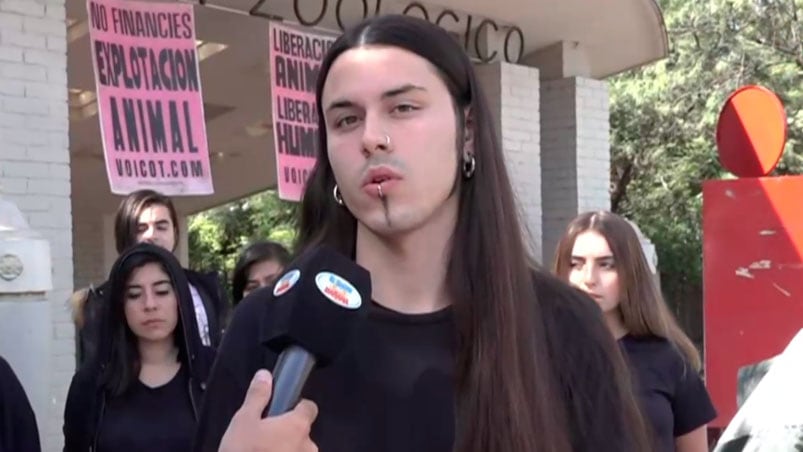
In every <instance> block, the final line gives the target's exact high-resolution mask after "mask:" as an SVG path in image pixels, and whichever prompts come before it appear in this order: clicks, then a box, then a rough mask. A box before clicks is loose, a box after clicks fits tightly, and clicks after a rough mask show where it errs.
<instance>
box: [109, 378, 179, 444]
mask: <svg viewBox="0 0 803 452" xmlns="http://www.w3.org/2000/svg"><path fill="white" fill-rule="evenodd" d="M187 385H188V379H187V372H186V371H185V369H184V366H181V368H180V369H179V371H178V372H177V373H176V375H175V376H174V377H173V378H172V379H171V380H170V381H169V382H168V383H166V384H164V385H162V386H159V387H156V388H150V387H148V386H145V385H144V384H143V383H142V382H140V381H139V380H137V381H136V383H134V385H133V386H132V387H131V388H130V389H129V390H128V391H127V392H126V393H125V394H123V395H122V396H120V397H115V398H113V399H109V400H108V401H107V402H106V407H105V409H104V412H103V418H102V421H101V424H100V432H99V435H98V451H99V452H112V451H114V452H129V451H130V452H145V451H148V452H151V451H153V452H159V451H164V452H181V451H189V450H190V449H191V447H192V437H193V433H194V429H195V416H194V415H193V411H192V404H191V402H190V396H189V393H188V392H187V391H188V389H187V388H188V386H187Z"/></svg>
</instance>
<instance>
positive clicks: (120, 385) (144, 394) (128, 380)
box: [64, 243, 214, 452]
mask: <svg viewBox="0 0 803 452" xmlns="http://www.w3.org/2000/svg"><path fill="white" fill-rule="evenodd" d="M100 306H101V310H100V311H99V312H100V316H99V320H100V321H99V323H98V325H99V333H100V335H99V338H100V341H99V343H98V344H99V348H98V353H97V354H96V355H95V359H92V360H89V361H87V362H85V363H84V364H83V365H82V366H81V368H80V369H79V370H78V372H77V373H76V375H75V376H74V377H73V380H72V383H71V385H70V390H69V393H68V395H67V401H66V406H65V409H64V440H65V446H64V450H65V452H86V451H90V450H91V451H97V452H103V451H109V452H111V451H114V452H126V451H132V452H133V451H143V450H147V451H154V452H158V451H164V452H180V451H186V450H190V448H191V444H192V436H193V433H194V430H195V426H196V422H197V416H198V411H199V409H200V404H201V396H202V392H203V391H202V389H203V387H204V382H205V381H206V378H207V376H208V373H209V369H210V368H211V364H212V362H213V360H214V351H213V350H212V349H211V348H209V347H206V346H204V345H203V344H202V343H201V339H200V337H199V335H198V330H197V323H196V321H195V317H194V313H193V306H192V298H191V296H190V291H189V287H188V285H187V280H186V277H185V274H184V271H183V270H182V268H181V266H180V265H179V263H178V261H177V260H176V258H175V257H174V256H173V254H172V253H170V252H169V251H167V250H165V249H164V248H161V247H159V246H156V245H151V244H145V243H143V244H139V245H136V246H135V247H133V248H131V249H129V250H128V251H126V252H124V253H123V254H122V255H121V256H120V257H119V258H118V259H117V261H116V262H115V264H114V266H113V267H112V270H111V273H110V274H109V290H108V292H107V293H106V298H105V299H104V300H103V302H102V303H101V305H100Z"/></svg>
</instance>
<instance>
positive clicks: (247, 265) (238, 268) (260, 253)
mask: <svg viewBox="0 0 803 452" xmlns="http://www.w3.org/2000/svg"><path fill="white" fill-rule="evenodd" d="M288 262H290V253H289V252H288V251H287V250H286V249H285V247H284V246H282V245H281V244H280V243H276V242H271V241H269V240H262V241H259V242H254V243H251V244H249V245H248V246H247V247H245V248H244V249H243V250H242V251H241V252H240V257H239V258H237V263H236V264H235V265H234V271H233V272H232V277H231V294H232V301H233V302H234V304H235V305H236V304H237V303H239V302H240V300H242V299H243V297H245V296H247V295H248V294H249V293H251V292H253V291H255V290H257V289H259V288H261V287H265V286H270V285H273V283H274V282H275V281H276V278H277V277H278V276H280V274H281V272H282V269H284V267H285V266H286V265H287V264H288Z"/></svg>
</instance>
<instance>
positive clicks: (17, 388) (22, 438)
mask: <svg viewBox="0 0 803 452" xmlns="http://www.w3.org/2000/svg"><path fill="white" fill-rule="evenodd" d="M40 450H41V447H40V445H39V430H38V429H37V427H36V416H35V415H34V414H33V409H32V408H31V404H30V403H29V402H28V397H27V396H26V395H25V390H24V389H23V388H22V385H21V384H20V381H19V379H17V376H16V375H15V374H14V371H13V370H12V369H11V366H9V364H8V362H6V360H5V359H3V358H2V357H0V452H17V451H26V452H39V451H40Z"/></svg>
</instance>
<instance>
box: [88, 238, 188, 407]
mask: <svg viewBox="0 0 803 452" xmlns="http://www.w3.org/2000/svg"><path fill="white" fill-rule="evenodd" d="M170 259H173V260H174V261H175V258H174V257H173V256H172V254H170V253H169V252H168V251H166V250H162V249H161V248H157V247H156V246H155V245H149V244H139V245H136V248H132V249H131V250H129V251H128V252H127V253H125V254H123V255H122V256H120V257H119V258H118V259H117V262H115V264H114V266H113V267H112V271H111V273H110V275H109V281H110V284H111V285H110V287H109V292H108V295H107V296H106V298H105V300H104V303H105V304H106V307H107V310H106V317H105V319H104V322H105V325H104V326H105V327H106V330H105V333H106V334H105V336H106V337H105V339H107V340H108V344H103V346H105V347H107V349H108V354H107V355H106V356H107V363H106V364H104V365H103V366H102V375H101V385H102V386H103V388H104V389H105V390H106V392H107V393H108V394H110V395H112V396H113V397H116V396H119V395H121V394H124V393H125V392H126V391H127V390H128V389H129V388H130V387H131V385H132V384H133V383H134V382H135V381H136V380H137V379H138V378H139V371H140V369H141V361H140V356H139V349H138V347H137V337H136V336H135V335H134V332H133V331H131V328H130V327H129V326H128V322H127V321H126V317H125V302H126V294H125V292H126V286H127V284H128V281H129V279H130V278H131V275H132V274H133V273H134V270H136V269H138V268H141V267H143V266H144V265H146V264H150V263H157V264H159V266H160V267H161V268H162V271H164V272H165V274H167V275H168V276H169V277H170V283H171V284H172V286H173V292H174V293H175V296H176V301H177V303H176V308H177V309H178V310H179V312H177V316H178V322H177V323H176V329H175V330H174V331H173V338H174V340H175V342H176V345H177V346H178V348H179V360H181V361H182V362H187V359H186V357H187V350H186V344H185V341H183V340H180V338H183V337H184V328H183V325H182V323H183V322H182V320H181V307H180V305H181V301H180V295H179V293H180V291H181V290H180V289H181V286H180V284H181V283H177V282H176V280H175V277H174V275H173V272H171V271H169V268H177V267H179V264H178V261H175V262H168V260H170ZM184 284H186V282H185V283H184Z"/></svg>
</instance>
